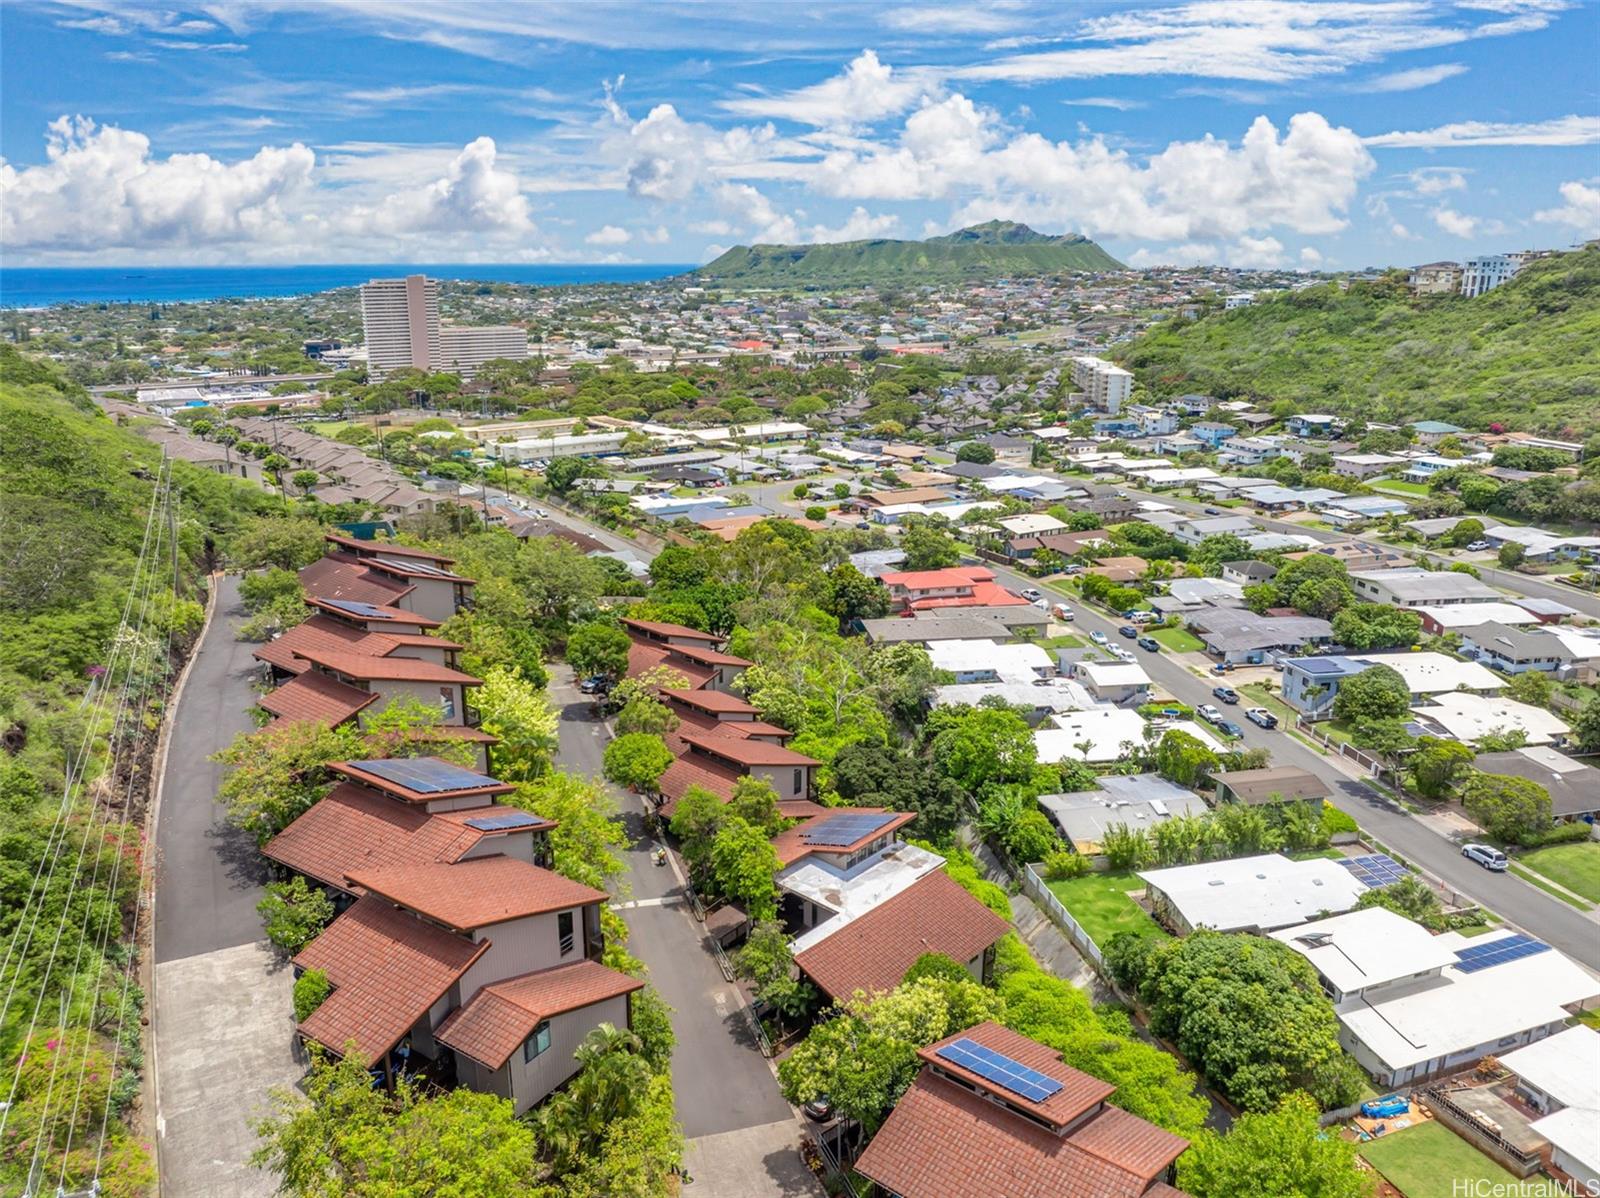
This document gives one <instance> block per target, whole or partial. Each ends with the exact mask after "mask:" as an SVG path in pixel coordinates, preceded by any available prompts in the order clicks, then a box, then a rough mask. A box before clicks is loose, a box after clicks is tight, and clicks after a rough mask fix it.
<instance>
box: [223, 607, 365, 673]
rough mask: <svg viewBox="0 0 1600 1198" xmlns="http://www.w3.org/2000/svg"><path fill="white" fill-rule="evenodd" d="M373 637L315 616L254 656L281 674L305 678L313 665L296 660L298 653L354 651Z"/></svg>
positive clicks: (287, 630) (261, 648) (289, 629)
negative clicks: (300, 650) (307, 650)
mask: <svg viewBox="0 0 1600 1198" xmlns="http://www.w3.org/2000/svg"><path fill="white" fill-rule="evenodd" d="M371 635H372V633H370V632H368V631H367V630H366V629H365V628H355V627H352V626H351V625H349V624H346V623H344V622H342V621H340V620H334V619H330V618H329V617H327V616H312V617H311V618H310V619H309V620H305V621H303V622H302V623H299V624H296V625H295V626H294V627H293V628H288V629H285V630H284V632H283V635H282V636H278V637H274V638H273V639H272V640H270V641H268V642H267V643H266V644H264V645H262V646H261V647H260V648H258V649H257V650H256V651H255V653H254V654H253V655H252V656H254V657H255V658H256V659H257V660H259V661H264V662H267V663H269V664H271V665H275V666H277V667H278V668H279V669H280V670H288V671H289V672H290V673H291V674H304V673H305V672H306V671H307V670H309V669H310V668H311V666H310V663H308V662H307V661H306V660H305V659H304V658H301V657H298V656H296V653H295V650H297V649H335V650H337V649H353V648H354V647H355V645H356V644H357V643H358V642H360V641H363V640H365V639H366V638H367V637H369V636H371ZM356 651H357V652H360V651H361V650H356Z"/></svg>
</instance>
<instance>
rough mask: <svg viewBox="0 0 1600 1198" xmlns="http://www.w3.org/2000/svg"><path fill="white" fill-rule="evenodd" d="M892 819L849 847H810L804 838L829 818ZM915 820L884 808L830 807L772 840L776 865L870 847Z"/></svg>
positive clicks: (911, 815) (912, 815) (909, 814)
mask: <svg viewBox="0 0 1600 1198" xmlns="http://www.w3.org/2000/svg"><path fill="white" fill-rule="evenodd" d="M884 814H889V815H893V816H894V819H893V821H891V822H890V823H887V824H884V825H883V827H881V828H879V829H878V830H877V831H876V832H868V833H867V834H866V835H865V836H861V837H857V839H856V840H855V841H854V842H853V843H851V844H827V845H823V844H811V843H809V842H808V841H807V840H806V838H805V834H806V832H808V831H810V830H813V829H815V828H817V827H819V826H821V824H823V823H824V822H825V821H826V820H827V818H828V817H829V816H832V815H884ZM916 818H917V813H916V812H914V811H894V812H891V811H889V809H888V808H887V807H829V808H825V809H824V813H823V814H822V815H821V816H819V817H817V818H816V819H809V820H807V821H806V822H805V823H803V824H797V825H796V826H795V827H793V828H786V829H784V830H783V831H782V832H779V833H778V834H777V835H776V836H774V837H773V838H772V847H773V848H774V849H775V850H776V851H777V854H778V861H779V862H780V863H781V864H783V865H785V866H788V865H793V864H794V863H795V862H796V861H798V860H800V858H802V857H806V856H809V855H810V854H812V853H853V852H855V851H856V850H857V849H859V848H861V847H862V846H863V845H866V844H870V843H871V842H872V841H874V840H876V839H878V837H880V836H885V835H891V834H893V833H895V832H898V831H899V830H900V829H901V828H903V827H905V826H906V825H907V824H909V823H910V822H911V821H912V820H914V819H916Z"/></svg>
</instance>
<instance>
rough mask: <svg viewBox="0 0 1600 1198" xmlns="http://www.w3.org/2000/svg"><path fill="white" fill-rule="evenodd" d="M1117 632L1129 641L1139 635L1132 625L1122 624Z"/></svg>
mask: <svg viewBox="0 0 1600 1198" xmlns="http://www.w3.org/2000/svg"><path fill="white" fill-rule="evenodd" d="M1117 632H1118V633H1120V634H1121V635H1123V636H1125V637H1127V638H1128V639H1129V640H1132V639H1133V638H1134V637H1136V636H1138V635H1139V630H1138V629H1137V628H1135V627H1134V626H1133V625H1132V624H1124V625H1123V626H1122V627H1121V628H1119V629H1117Z"/></svg>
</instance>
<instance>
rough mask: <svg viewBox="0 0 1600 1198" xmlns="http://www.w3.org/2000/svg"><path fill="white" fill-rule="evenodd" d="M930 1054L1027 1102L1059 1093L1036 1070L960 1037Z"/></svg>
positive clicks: (1054, 1083)
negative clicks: (1019, 1096) (974, 1074)
mask: <svg viewBox="0 0 1600 1198" xmlns="http://www.w3.org/2000/svg"><path fill="white" fill-rule="evenodd" d="M934 1052H935V1053H936V1054H937V1055H938V1056H940V1057H942V1058H944V1059H945V1060H947V1061H949V1062H950V1063H951V1064H952V1065H959V1066H960V1067H961V1068H963V1069H965V1070H967V1071H968V1072H969V1073H976V1074H977V1075H978V1076H979V1077H981V1078H983V1079H984V1080H985V1081H990V1082H993V1083H994V1084H995V1085H997V1086H999V1087H1001V1088H1002V1089H1005V1090H1010V1091H1011V1092H1012V1093H1013V1094H1019V1095H1021V1096H1022V1097H1023V1098H1026V1099H1027V1100H1028V1101H1029V1102H1043V1101H1044V1100H1045V1099H1047V1098H1049V1097H1050V1096H1051V1095H1052V1094H1055V1093H1057V1092H1058V1091H1059V1090H1060V1089H1061V1083H1060V1082H1058V1081H1057V1080H1056V1079H1055V1078H1053V1077H1046V1076H1045V1075H1044V1074H1042V1073H1040V1072H1039V1071H1038V1070H1037V1069H1029V1068H1028V1067H1027V1066H1026V1065H1024V1064H1022V1062H1020V1061H1015V1060H1012V1059H1011V1058H1010V1057H1008V1056H1006V1054H1005V1053H1003V1052H996V1051H995V1050H994V1049H992V1048H985V1047H984V1046H983V1045H981V1044H979V1043H978V1042H977V1041H976V1040H969V1039H967V1038H965V1037H962V1038H961V1039H960V1040H956V1041H954V1042H953V1043H950V1044H946V1045H945V1046H944V1047H943V1048H936V1049H934Z"/></svg>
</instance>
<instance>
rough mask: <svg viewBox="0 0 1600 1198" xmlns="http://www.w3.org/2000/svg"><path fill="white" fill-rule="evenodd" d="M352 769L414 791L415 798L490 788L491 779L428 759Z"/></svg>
mask: <svg viewBox="0 0 1600 1198" xmlns="http://www.w3.org/2000/svg"><path fill="white" fill-rule="evenodd" d="M351 764H352V765H353V766H355V768H357V769H359V770H362V771H364V772H366V773H369V774H376V775H377V776H378V777H380V778H382V779H383V780H384V781H386V782H393V783H394V784H395V785H396V786H403V787H405V788H406V789H407V790H414V791H416V792H417V793H418V794H437V793H438V792H439V791H444V790H469V789H473V788H476V787H480V786H485V785H490V786H492V785H493V784H494V779H493V778H490V777H488V776H487V775H484V774H478V773H474V772H473V771H472V770H468V769H462V768H461V767H460V766H459V765H452V764H451V763H450V762H448V761H438V760H436V759H434V758H432V757H393V758H385V759H383V760H380V761H360V762H352V763H351Z"/></svg>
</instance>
